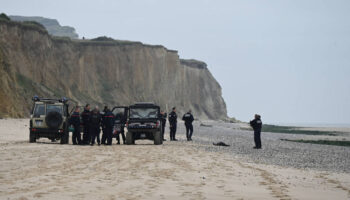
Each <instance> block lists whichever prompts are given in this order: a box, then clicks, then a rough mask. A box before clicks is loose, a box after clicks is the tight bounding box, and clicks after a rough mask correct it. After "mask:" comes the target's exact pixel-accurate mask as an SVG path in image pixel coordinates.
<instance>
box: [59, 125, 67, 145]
mask: <svg viewBox="0 0 350 200" xmlns="http://www.w3.org/2000/svg"><path fill="white" fill-rule="evenodd" d="M64 127H65V128H64V129H63V133H62V135H61V144H68V143H69V130H68V127H67V126H64Z"/></svg>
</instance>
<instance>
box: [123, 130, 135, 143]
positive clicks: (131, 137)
mask: <svg viewBox="0 0 350 200" xmlns="http://www.w3.org/2000/svg"><path fill="white" fill-rule="evenodd" d="M125 140H126V144H127V145H131V144H135V140H134V135H133V133H132V132H129V131H128V132H126V138H125Z"/></svg>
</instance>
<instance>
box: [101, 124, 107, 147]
mask: <svg viewBox="0 0 350 200" xmlns="http://www.w3.org/2000/svg"><path fill="white" fill-rule="evenodd" d="M106 140H107V132H106V127H105V128H102V139H101V144H106Z"/></svg>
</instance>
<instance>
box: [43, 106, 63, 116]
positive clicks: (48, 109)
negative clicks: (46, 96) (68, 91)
mask: <svg viewBox="0 0 350 200" xmlns="http://www.w3.org/2000/svg"><path fill="white" fill-rule="evenodd" d="M49 112H58V113H60V114H62V106H60V105H46V114H47V113H49Z"/></svg>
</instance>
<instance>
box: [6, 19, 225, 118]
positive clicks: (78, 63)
mask: <svg viewBox="0 0 350 200" xmlns="http://www.w3.org/2000/svg"><path fill="white" fill-rule="evenodd" d="M0 83H1V88H0V101H1V102H2V103H1V104H0V116H3V117H4V116H5V117H6V116H8V117H23V116H28V113H29V109H30V106H31V97H32V96H33V95H34V94H38V95H39V96H49V97H54V96H56V97H61V96H67V97H68V98H70V99H72V101H75V102H78V103H80V104H85V103H90V104H92V105H94V104H98V105H104V104H107V105H109V106H113V105H129V104H132V103H134V102H140V101H147V102H149V101H151V102H155V103H157V104H159V105H160V106H161V107H162V109H166V107H168V111H169V110H170V109H171V107H172V106H176V107H177V109H178V112H179V114H183V113H184V112H185V111H186V110H188V109H192V111H193V113H194V115H195V117H196V118H202V119H208V118H209V119H223V118H226V117H227V113H226V105H225V102H224V100H223V98H222V96H221V87H220V85H219V84H218V83H217V81H216V80H215V79H214V77H213V76H212V75H211V73H210V72H209V70H208V69H207V67H206V64H205V63H203V62H199V61H195V60H180V59H179V56H178V54H177V52H176V51H171V50H168V49H166V48H164V47H163V46H150V45H144V44H142V43H139V42H127V41H112V42H93V41H87V40H81V41H76V40H74V41H70V40H66V39H60V38H55V37H51V36H50V35H48V34H47V33H46V32H45V31H41V30H39V29H38V30H37V29H36V28H35V27H25V26H23V25H22V24H20V23H17V22H10V21H4V20H1V21H0Z"/></svg>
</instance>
